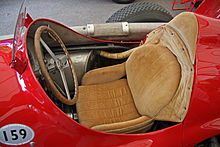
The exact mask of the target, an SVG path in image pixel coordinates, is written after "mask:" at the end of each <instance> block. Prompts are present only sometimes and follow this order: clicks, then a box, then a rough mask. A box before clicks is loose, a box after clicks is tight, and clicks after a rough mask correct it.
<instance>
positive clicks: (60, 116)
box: [0, 0, 220, 147]
mask: <svg viewBox="0 0 220 147" xmlns="http://www.w3.org/2000/svg"><path fill="white" fill-rule="evenodd" d="M205 2H206V1H205ZM213 2H216V1H215V0H214V1H213ZM216 3H217V2H216ZM218 3H219V2H218ZM207 9H208V8H207ZM210 9H211V10H213V9H212V7H210ZM202 10H203V9H202V7H200V11H198V13H199V14H203V12H202ZM211 10H210V11H211ZM215 10H216V9H215ZM207 11H208V10H207ZM210 11H209V12H210ZM216 14H217V12H216ZM208 16H210V15H208ZM196 17H197V20H198V23H199V36H198V41H197V51H196V64H195V76H194V85H193V91H192V97H191V101H190V106H189V110H188V113H187V116H186V118H185V120H184V122H183V123H179V124H177V125H174V126H172V127H169V128H166V129H162V130H159V131H155V132H150V133H145V134H130V135H126V134H110V133H104V132H99V131H95V130H92V129H89V128H86V127H84V126H82V125H80V124H79V123H77V122H75V121H74V120H72V119H70V118H69V117H68V116H67V115H66V114H65V113H63V112H62V111H61V110H60V109H59V108H58V107H57V106H56V105H55V104H54V103H53V102H52V101H51V100H50V98H49V97H48V96H47V94H46V93H45V92H44V90H43V88H42V87H41V85H40V84H39V82H38V80H37V79H36V77H35V75H34V73H33V70H32V68H31V65H30V62H29V60H27V67H26V69H25V71H24V72H23V73H22V74H21V75H20V74H19V73H18V72H16V71H15V70H14V69H12V68H11V67H10V66H9V64H10V62H11V59H12V56H11V54H12V43H13V40H12V39H11V40H4V41H0V70H1V72H0V77H1V78H0V90H1V91H0V128H1V127H3V126H5V125H8V124H15V123H17V124H24V125H27V126H29V127H30V128H32V129H33V131H34V133H35V137H34V138H33V140H32V142H35V143H36V146H105V147H106V146H169V147H172V146H173V147H176V146H194V145H195V144H197V143H198V142H200V141H202V140H204V139H206V138H209V137H211V136H215V135H217V134H219V133H220V118H219V115H220V109H219V106H220V99H219V98H220V25H219V24H220V21H219V20H217V19H214V18H209V17H206V16H202V15H198V14H197V15H196ZM213 17H214V16H213ZM215 18H216V17H215ZM23 54H24V55H25V56H26V59H28V56H27V49H26V45H25V46H24V51H23ZM0 145H1V146H4V145H3V144H0ZM23 146H30V145H29V143H27V144H25V145H23Z"/></svg>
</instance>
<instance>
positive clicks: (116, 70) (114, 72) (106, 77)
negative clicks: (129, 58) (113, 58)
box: [82, 63, 125, 85]
mask: <svg viewBox="0 0 220 147" xmlns="http://www.w3.org/2000/svg"><path fill="white" fill-rule="evenodd" d="M123 76H125V63H122V64H117V65H113V66H108V67H103V68H98V69H94V70H91V71H89V72H87V73H86V74H85V75H84V76H83V79H82V85H93V84H101V83H106V82H111V81H115V80H119V79H120V78H122V77H123Z"/></svg>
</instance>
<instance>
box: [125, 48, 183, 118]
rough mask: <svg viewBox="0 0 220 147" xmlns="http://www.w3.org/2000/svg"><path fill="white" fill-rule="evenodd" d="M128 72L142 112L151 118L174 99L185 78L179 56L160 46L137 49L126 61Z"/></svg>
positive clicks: (139, 110) (130, 83)
mask: <svg viewBox="0 0 220 147" xmlns="http://www.w3.org/2000/svg"><path fill="white" fill-rule="evenodd" d="M126 74H127V80H128V85H129V87H130V90H131V93H132V96H133V99H134V102H135V105H136V108H137V110H138V112H139V113H140V114H141V115H143V116H148V117H150V118H154V117H155V116H156V115H157V114H158V113H159V111H160V110H162V108H163V107H165V106H166V105H167V104H168V103H169V102H170V101H171V99H172V98H173V96H174V95H175V93H176V90H177V88H178V85H179V81H180V78H181V74H180V65H179V63H178V61H177V59H176V57H175V56H174V55H173V54H172V53H171V52H170V51H169V50H168V49H167V48H166V47H164V46H160V45H147V46H146V45H143V46H142V47H141V48H139V49H138V50H136V51H134V52H133V53H132V54H131V56H130V57H129V58H128V60H127V62H126Z"/></svg>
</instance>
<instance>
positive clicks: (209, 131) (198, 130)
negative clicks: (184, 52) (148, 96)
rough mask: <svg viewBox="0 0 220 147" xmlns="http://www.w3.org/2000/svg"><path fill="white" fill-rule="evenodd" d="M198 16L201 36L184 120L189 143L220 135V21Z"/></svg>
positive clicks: (185, 139)
mask: <svg viewBox="0 0 220 147" xmlns="http://www.w3.org/2000/svg"><path fill="white" fill-rule="evenodd" d="M196 17H197V20H198V23H199V36H198V41H197V50H196V65H195V79H194V86H193V92H192V98H191V102H190V107H189V110H188V113H187V116H186V118H185V121H184V138H183V139H184V142H185V143H186V145H195V144H196V143H198V142H200V141H201V140H204V139H207V138H209V137H212V136H215V135H218V134H220V107H219V106H220V20H218V19H214V18H210V17H205V16H202V15H196ZM192 138H193V139H192Z"/></svg>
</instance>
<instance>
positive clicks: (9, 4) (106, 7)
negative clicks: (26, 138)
mask: <svg viewBox="0 0 220 147" xmlns="http://www.w3.org/2000/svg"><path fill="white" fill-rule="evenodd" d="M22 1H23V0H0V36H1V35H9V34H13V33H14V28H15V24H16V20H17V15H18V12H19V9H20V6H21V3H22ZM140 1H148V2H154V3H158V4H159V5H161V6H163V7H164V8H166V9H167V10H168V11H169V12H171V14H173V15H174V16H175V15H177V14H178V13H180V12H181V11H179V10H178V11H173V10H172V9H171V7H172V3H173V0H135V2H140ZM27 3H28V9H27V11H28V12H29V14H30V15H31V17H32V18H39V17H41V18H42V17H44V18H49V19H53V20H56V21H58V22H61V23H63V24H65V25H67V26H75V25H86V24H88V23H105V21H106V20H107V19H108V18H109V17H110V16H111V15H112V14H113V13H114V12H116V11H117V10H119V9H121V8H122V7H125V6H127V5H129V4H117V3H115V2H113V1H112V0H27Z"/></svg>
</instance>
